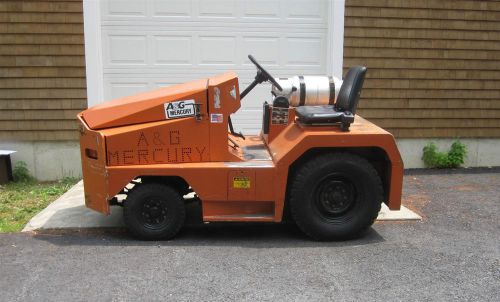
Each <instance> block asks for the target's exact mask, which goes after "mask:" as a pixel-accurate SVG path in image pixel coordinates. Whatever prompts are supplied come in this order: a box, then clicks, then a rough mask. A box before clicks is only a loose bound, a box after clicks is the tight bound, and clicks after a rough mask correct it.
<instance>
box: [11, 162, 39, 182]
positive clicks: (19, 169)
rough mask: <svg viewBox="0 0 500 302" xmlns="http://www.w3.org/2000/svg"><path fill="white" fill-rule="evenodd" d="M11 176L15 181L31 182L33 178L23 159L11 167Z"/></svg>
mask: <svg viewBox="0 0 500 302" xmlns="http://www.w3.org/2000/svg"><path fill="white" fill-rule="evenodd" d="M12 176H13V177H14V181H15V182H32V181H34V180H35V178H34V177H33V176H31V174H30V171H29V170H28V165H27V164H26V163H25V162H23V161H18V162H17V163H16V164H15V165H14V169H12Z"/></svg>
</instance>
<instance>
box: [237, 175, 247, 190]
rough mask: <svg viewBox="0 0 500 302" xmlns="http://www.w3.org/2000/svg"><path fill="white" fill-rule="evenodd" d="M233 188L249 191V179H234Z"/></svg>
mask: <svg viewBox="0 0 500 302" xmlns="http://www.w3.org/2000/svg"><path fill="white" fill-rule="evenodd" d="M233 188H236V189H249V188H250V178H248V177H234V178H233Z"/></svg>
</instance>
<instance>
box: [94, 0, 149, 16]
mask: <svg viewBox="0 0 500 302" xmlns="http://www.w3.org/2000/svg"><path fill="white" fill-rule="evenodd" d="M101 14H102V16H106V17H107V18H117V17H118V18H120V17H122V18H141V17H142V18H145V17H147V3H146V1H134V0H108V1H102V2H101Z"/></svg>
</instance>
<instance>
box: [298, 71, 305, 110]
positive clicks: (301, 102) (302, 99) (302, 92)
mask: <svg viewBox="0 0 500 302" xmlns="http://www.w3.org/2000/svg"><path fill="white" fill-rule="evenodd" d="M299 84H300V100H299V106H304V105H305V103H306V82H305V81H304V77H303V76H299Z"/></svg>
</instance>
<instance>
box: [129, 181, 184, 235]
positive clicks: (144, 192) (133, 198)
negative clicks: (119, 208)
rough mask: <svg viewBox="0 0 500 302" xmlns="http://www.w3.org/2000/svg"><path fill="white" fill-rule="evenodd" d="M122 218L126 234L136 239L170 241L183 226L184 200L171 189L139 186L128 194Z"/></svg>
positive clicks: (160, 185)
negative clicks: (127, 231)
mask: <svg viewBox="0 0 500 302" xmlns="http://www.w3.org/2000/svg"><path fill="white" fill-rule="evenodd" d="M123 218H124V221H125V226H126V227H127V229H128V230H129V232H130V233H131V234H132V235H134V236H135V237H137V238H139V239H144V240H157V239H170V238H172V237H174V236H175V235H177V233H178V232H179V230H180V229H181V227H182V226H183V225H184V220H185V218H186V210H185V206H184V200H183V199H182V196H181V194H180V193H179V192H178V191H177V190H175V189H174V188H173V187H170V186H167V185H162V184H157V183H150V184H143V185H141V186H138V187H137V188H134V189H133V190H132V191H131V192H130V193H129V194H128V196H127V199H126V200H125V204H124V208H123Z"/></svg>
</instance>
